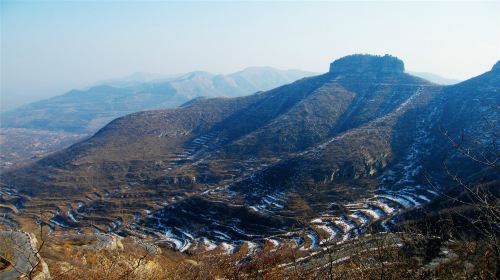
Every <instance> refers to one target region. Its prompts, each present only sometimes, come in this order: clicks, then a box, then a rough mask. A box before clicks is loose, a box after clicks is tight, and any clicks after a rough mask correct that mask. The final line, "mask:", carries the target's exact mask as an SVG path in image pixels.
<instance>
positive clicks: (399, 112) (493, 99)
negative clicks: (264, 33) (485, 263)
mask: <svg viewBox="0 0 500 280" xmlns="http://www.w3.org/2000/svg"><path fill="white" fill-rule="evenodd" d="M248 75H250V74H248V73H247V75H244V76H247V77H248ZM205 76H206V74H201V73H195V74H192V76H188V77H186V78H187V79H194V80H200V81H212V82H211V83H210V84H211V85H214V84H218V83H217V82H214V80H215V77H211V78H205ZM251 76H252V75H251ZM238 77H241V76H238ZM220 79H221V80H224V81H226V80H227V79H228V78H225V77H221V78H220ZM217 80H218V79H217ZM230 80H231V81H233V82H235V83H237V84H243V82H241V83H238V82H237V81H238V80H239V79H237V78H234V77H233V78H231V79H230ZM244 80H245V81H247V80H248V78H246V79H244ZM183 81H184V80H183V79H181V80H176V82H171V83H169V84H168V89H171V90H172V89H179V88H190V89H191V86H187V85H185V84H184V83H183ZM221 83H222V82H221ZM194 84H195V85H197V86H199V85H205V84H204V83H203V82H199V83H194ZM222 84H224V85H227V84H230V83H225V82H224V83H222ZM181 85H184V86H181ZM189 85H192V83H190V84H189ZM106 87H107V86H106ZM106 87H105V88H106ZM225 87H226V86H224V87H223V88H225ZM196 88H198V87H196ZM203 88H209V86H203ZM172 91H173V90H172ZM193 91H194V92H196V91H197V90H194V89H193ZM499 95H500V62H499V63H497V64H496V65H495V66H494V67H493V68H492V69H491V71H489V72H486V73H484V74H482V75H480V76H477V77H474V78H472V79H469V80H467V81H464V82H461V83H458V84H455V85H451V86H442V85H438V84H435V83H431V82H429V81H426V80H424V79H422V78H419V77H415V76H412V75H410V74H407V73H405V72H404V63H403V61H401V60H400V59H398V58H396V57H393V56H390V55H385V56H371V55H351V56H347V57H344V58H340V59H338V60H336V61H334V62H332V63H331V64H330V70H329V72H328V73H324V74H321V75H317V76H313V77H308V78H304V79H300V80H298V81H296V82H293V83H291V84H288V85H285V86H281V87H278V88H275V89H272V90H269V91H265V92H259V93H256V94H253V95H249V96H245V97H235V98H208V99H202V98H200V99H197V100H194V101H192V102H190V103H188V104H185V105H184V106H182V107H180V108H176V109H164V110H155V111H145V112H138V113H133V114H129V115H127V116H123V117H120V118H118V119H115V120H114V121H112V122H111V123H109V124H108V125H106V126H105V127H103V128H102V129H100V130H99V131H98V132H97V133H96V134H95V135H94V136H93V137H91V138H89V139H87V140H85V141H82V142H80V143H78V144H75V145H73V146H71V147H69V148H67V149H64V150H61V151H59V152H57V153H55V154H53V155H50V156H47V157H45V158H43V159H41V160H39V161H37V162H35V163H33V164H31V165H30V166H27V167H24V168H21V169H18V170H14V171H11V172H5V173H3V174H2V177H1V183H2V184H3V185H2V189H3V190H4V196H3V202H2V203H3V205H7V206H4V207H10V208H9V209H11V208H13V207H14V206H12V205H14V204H15V206H16V207H17V208H16V209H22V210H20V211H19V214H17V213H14V212H12V211H10V212H9V211H7V212H6V214H5V215H4V220H7V221H10V223H12V224H16V223H19V217H37V216H36V215H37V213H38V212H40V211H43V212H44V213H46V214H47V215H46V217H45V218H44V220H43V222H44V223H45V224H47V225H48V226H49V227H50V228H51V229H52V230H65V231H74V232H80V231H81V230H95V231H99V232H107V233H114V234H118V235H122V236H139V237H140V236H149V237H152V238H154V239H155V240H158V242H159V243H162V244H168V245H170V246H171V247H172V248H175V249H177V250H180V251H187V250H198V251H199V250H202V251H204V250H205V251H208V250H213V249H215V248H220V250H223V251H225V252H228V253H231V252H235V251H237V250H239V248H243V247H250V246H252V248H265V247H275V248H276V247H279V246H280V244H290V243H292V244H295V246H297V247H300V248H301V250H304V251H308V250H309V251H310V250H316V249H317V248H319V247H320V246H322V245H324V244H333V242H337V241H346V240H350V239H352V238H355V237H357V236H359V235H361V234H363V233H365V232H367V231H368V230H369V229H370V230H372V231H373V230H375V231H387V230H389V229H391V228H392V227H393V226H394V225H395V224H396V223H397V222H398V215H399V214H400V213H403V212H404V211H407V210H410V209H413V208H415V207H425V206H426V205H427V204H428V203H429V202H432V201H437V200H439V199H441V197H442V194H443V193H446V192H447V191H449V190H451V189H454V188H455V187H456V184H454V183H453V182H450V180H449V176H448V175H447V174H448V173H447V171H449V170H453V174H458V176H461V178H464V180H467V181H468V182H477V181H481V182H482V183H486V182H493V183H496V185H498V182H499V180H500V178H498V173H497V172H495V171H494V170H493V171H492V170H491V169H488V168H484V166H482V165H481V164H479V163H478V162H477V161H471V160H470V159H469V158H467V156H464V155H463V154H461V153H459V152H458V151H457V148H456V145H455V146H454V145H453V144H452V143H450V139H451V140H453V141H455V143H461V145H464V146H463V147H464V149H467V150H466V151H467V153H468V154H469V155H471V154H472V155H480V156H482V157H489V156H490V155H489V154H488V153H487V152H485V151H487V150H488V147H489V145H491V144H492V141H491V140H492V139H493V140H494V138H492V137H494V135H495V134H496V131H490V130H489V129H488V128H489V127H495V124H497V123H498V121H499V118H500V116H499V114H498V97H499ZM192 97H194V96H190V97H189V98H192ZM75 106H76V105H75ZM492 124H493V126H492ZM489 131H490V132H489ZM477 135H481V138H480V139H481V141H475V140H474V137H475V136H477ZM495 141H496V140H495ZM493 144H495V145H496V144H497V143H496V142H494V143H493ZM469 148H470V149H469ZM443 163H445V164H446V167H447V169H446V170H445V169H444V168H443ZM430 182H432V184H431V183H430ZM49 213H50V214H49Z"/></svg>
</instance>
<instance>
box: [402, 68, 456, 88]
mask: <svg viewBox="0 0 500 280" xmlns="http://www.w3.org/2000/svg"><path fill="white" fill-rule="evenodd" d="M408 74H411V75H413V76H417V77H419V78H422V79H424V80H427V81H429V82H432V83H435V84H438V85H454V84H457V83H460V82H461V81H460V80H455V79H450V78H445V77H442V76H440V75H437V74H434V73H428V72H413V71H408Z"/></svg>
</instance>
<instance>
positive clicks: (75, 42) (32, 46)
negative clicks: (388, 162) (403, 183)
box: [0, 1, 500, 110]
mask: <svg viewBox="0 0 500 280" xmlns="http://www.w3.org/2000/svg"><path fill="white" fill-rule="evenodd" d="M1 3H2V4H1V7H0V8H1V73H0V75H1V76H0V77H1V100H0V102H1V108H2V109H3V110H4V109H10V108H13V107H15V106H18V105H20V104H23V103H26V102H29V101H33V100H37V99H42V98H46V97H49V96H54V95H59V94H62V93H64V92H65V91H67V90H69V89H72V88H79V87H84V86H88V85H91V84H93V83H94V82H95V81H98V80H103V79H109V78H115V77H120V76H126V75H129V74H131V73H133V72H152V73H165V74H172V73H180V72H188V71H193V70H205V71H209V72H214V73H229V72H234V71H238V70H241V69H243V68H245V67H248V66H272V67H276V68H281V69H290V68H293V69H302V70H309V71H316V72H326V71H327V70H328V64H329V63H330V62H331V61H332V60H334V59H336V58H339V57H341V56H344V55H347V54H352V53H373V54H385V53H389V54H393V55H396V56H398V57H400V58H401V59H403V60H404V61H405V64H406V68H407V69H410V70H413V71H423V72H432V73H436V74H440V75H442V76H445V77H448V78H456V79H466V78H469V77H472V76H474V75H478V74H480V73H482V72H484V71H487V70H489V69H490V68H491V66H492V65H493V64H494V63H495V62H496V61H497V60H498V59H500V2H498V1H497V2H458V3H452V2H441V3H431V2H418V3H414V2H411V3H410V2H354V3H353V2H326V3H325V2H322V3H318V2H314V3H311V2H187V3H186V2H156V1H150V2H137V1H134V2H123V1H85V2H83V1H80V2H79V1H64V2H63V1H50V2H48V1H37V2H33V1H27V2H23V1H1Z"/></svg>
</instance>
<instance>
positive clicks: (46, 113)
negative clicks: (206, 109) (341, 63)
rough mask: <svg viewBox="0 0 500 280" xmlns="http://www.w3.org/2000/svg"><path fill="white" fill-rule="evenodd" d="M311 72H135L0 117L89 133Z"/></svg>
mask: <svg viewBox="0 0 500 280" xmlns="http://www.w3.org/2000/svg"><path fill="white" fill-rule="evenodd" d="M310 75H312V73H309V72H304V71H298V70H277V69H273V68H270V67H254V68H247V69H245V70H243V71H240V72H237V73H234V74H230V75H213V74H210V73H207V72H201V71H198V72H191V73H187V74H180V75H172V76H167V77H162V76H160V75H158V74H145V73H135V74H133V75H131V76H130V77H125V78H122V79H116V80H110V81H103V82H101V84H100V85H97V86H93V87H91V88H89V89H85V90H72V91H70V92H68V93H66V94H64V95H61V96H57V97H54V98H50V99H47V100H42V101H38V102H34V103H32V104H29V105H26V106H23V107H20V108H18V109H15V110H13V111H10V112H6V113H3V114H2V116H1V120H2V123H1V125H2V127H4V128H26V129H38V130H49V131H65V132H70V133H93V132H95V131H97V130H98V129H99V128H101V127H102V126H103V125H105V124H106V123H108V122H109V121H111V120H113V119H115V118H117V117H120V116H123V115H126V114H129V113H133V112H137V111H143V110H148V109H158V108H173V107H177V106H179V105H181V104H182V103H184V102H187V101H189V100H190V99H193V98H196V97H199V96H207V97H217V96H242V95H247V94H251V93H254V92H257V91H262V90H268V89H271V88H274V87H277V86H280V85H283V84H286V83H290V82H293V81H295V80H297V79H300V78H303V77H305V76H310Z"/></svg>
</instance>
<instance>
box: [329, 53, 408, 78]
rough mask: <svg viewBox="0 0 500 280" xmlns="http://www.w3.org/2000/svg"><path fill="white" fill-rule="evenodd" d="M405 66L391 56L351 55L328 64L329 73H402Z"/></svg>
mask: <svg viewBox="0 0 500 280" xmlns="http://www.w3.org/2000/svg"><path fill="white" fill-rule="evenodd" d="M404 70H405V66H404V63H403V61H402V60H400V59H399V58H397V57H394V56H392V55H388V54H386V55H384V56H379V55H368V54H353V55H348V56H344V57H342V58H340V59H337V60H335V61H334V62H332V63H331V64H330V71H329V72H330V73H334V74H339V73H363V72H381V73H403V72H404Z"/></svg>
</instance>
